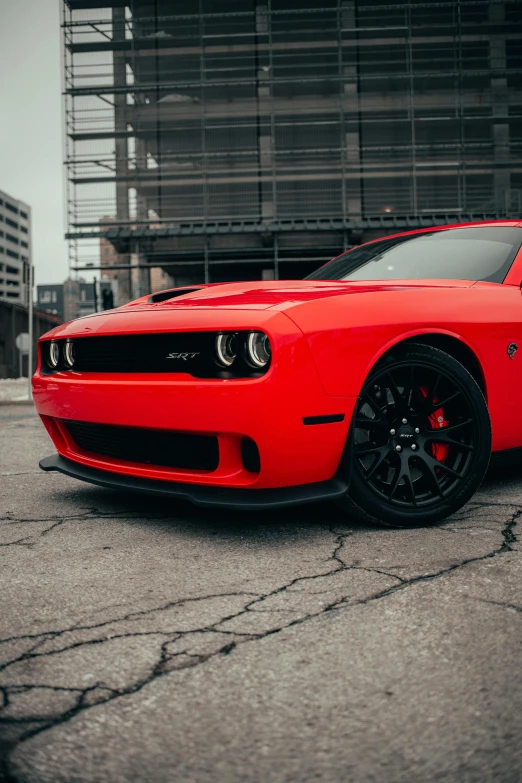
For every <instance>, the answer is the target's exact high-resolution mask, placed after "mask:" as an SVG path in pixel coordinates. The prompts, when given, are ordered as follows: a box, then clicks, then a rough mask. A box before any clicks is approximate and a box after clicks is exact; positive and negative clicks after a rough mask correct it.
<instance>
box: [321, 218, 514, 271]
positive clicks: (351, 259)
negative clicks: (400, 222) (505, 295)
mask: <svg viewBox="0 0 522 783" xmlns="http://www.w3.org/2000/svg"><path fill="white" fill-rule="evenodd" d="M521 244H522V229H521V228H511V227H506V226H503V227H502V226H484V227H475V228H456V229H446V230H442V231H440V230H439V231H430V232H428V233H425V234H410V235H408V236H401V237H391V238H390V239H381V240H379V241H377V242H371V243H369V244H367V245H361V246H360V247H355V248H353V249H352V250H348V251H347V252H346V253H343V255H342V256H339V257H338V258H334V259H333V260H332V261H330V262H329V263H327V264H325V265H324V266H322V267H320V268H319V269H317V270H316V271H315V272H313V273H312V274H311V275H309V276H308V277H307V278H306V279H307V280H423V279H424V280H430V279H432V280H433V279H438V280H476V281H478V280H486V281H489V282H492V283H502V282H503V281H504V278H505V277H506V275H507V273H508V272H509V269H510V267H511V264H512V263H513V261H514V259H515V256H516V254H517V252H518V250H519V248H520V246H521Z"/></svg>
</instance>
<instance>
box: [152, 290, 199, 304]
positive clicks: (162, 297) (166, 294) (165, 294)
mask: <svg viewBox="0 0 522 783" xmlns="http://www.w3.org/2000/svg"><path fill="white" fill-rule="evenodd" d="M200 290H201V288H171V289H170V291H160V292H159V293H157V294H152V296H149V298H148V300H147V301H148V302H149V304H155V303H156V302H166V301H167V299H175V298H176V296H184V295H185V294H193V293H194V292H195V291H200Z"/></svg>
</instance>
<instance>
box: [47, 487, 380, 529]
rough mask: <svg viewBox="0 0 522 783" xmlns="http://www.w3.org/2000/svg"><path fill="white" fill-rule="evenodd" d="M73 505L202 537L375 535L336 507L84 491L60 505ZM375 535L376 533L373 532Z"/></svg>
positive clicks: (92, 514)
mask: <svg viewBox="0 0 522 783" xmlns="http://www.w3.org/2000/svg"><path fill="white" fill-rule="evenodd" d="M58 498H59V499H60V500H61V501H62V502H63V501H65V502H66V503H67V505H69V504H73V505H74V506H76V507H77V508H78V515H79V516H81V515H82V513H85V514H86V516H87V515H88V517H89V518H92V519H95V518H96V516H97V514H99V515H100V517H109V518H110V517H114V518H120V519H129V520H134V521H138V522H143V523H144V524H147V525H150V524H153V525H154V526H156V525H159V526H161V527H162V528H163V529H165V527H166V526H168V528H170V529H172V531H173V532H174V531H176V532H181V531H184V530H186V531H190V532H191V533H192V534H193V533H194V532H195V531H199V532H200V533H201V534H202V535H222V536H224V537H236V538H244V537H246V536H248V538H249V539H251V540H252V539H256V538H259V539H260V540H261V539H264V540H266V539H269V538H274V537H277V538H278V539H281V537H284V538H293V537H302V536H303V535H305V536H309V537H313V536H319V535H323V534H324V531H325V529H327V530H330V531H331V532H337V531H339V532H341V530H342V532H343V533H344V534H345V533H349V532H350V531H351V530H353V531H355V530H363V529H371V526H368V525H366V524H364V523H363V522H359V521H358V520H357V519H355V518H351V517H350V516H348V515H347V514H346V512H344V511H343V510H341V509H340V508H338V507H337V506H336V504H335V503H331V502H325V503H311V504H307V505H302V506H291V507H288V508H279V509H268V510H266V511H265V510H257V511H251V510H248V511H240V510H236V509H220V508H217V509H215V508H200V507H198V506H193V505H192V504H191V503H188V502H186V501H183V500H179V499H175V500H173V499H169V498H159V497H154V496H149V495H145V494H141V493H139V492H136V493H130V494H129V493H128V492H120V491H118V490H110V489H103V488H100V487H95V486H89V485H82V486H80V487H78V489H74V490H70V491H68V492H61V493H60V494H59V495H57V499H58ZM373 529H375V528H373Z"/></svg>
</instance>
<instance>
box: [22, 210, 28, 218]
mask: <svg viewBox="0 0 522 783" xmlns="http://www.w3.org/2000/svg"><path fill="white" fill-rule="evenodd" d="M20 216H21V217H23V218H24V220H27V212H22V210H20Z"/></svg>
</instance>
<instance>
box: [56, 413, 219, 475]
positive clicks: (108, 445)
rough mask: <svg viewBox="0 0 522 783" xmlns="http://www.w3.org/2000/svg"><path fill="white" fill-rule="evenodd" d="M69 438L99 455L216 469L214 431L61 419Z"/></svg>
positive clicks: (216, 451)
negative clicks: (115, 424)
mask: <svg viewBox="0 0 522 783" xmlns="http://www.w3.org/2000/svg"><path fill="white" fill-rule="evenodd" d="M63 424H64V425H65V426H66V427H67V429H68V431H69V434H70V436H71V438H72V439H73V441H74V442H75V443H76V445H77V446H79V448H80V449H83V450H84V451H89V452H92V453H93V454H99V455H101V456H103V457H112V458H113V459H118V460H124V461H125V462H139V463H145V464H147V465H156V466H158V467H165V468H179V469H182V470H205V471H213V470H216V468H217V466H218V464H219V445H218V439H217V437H216V436H215V435H193V434H188V433H183V432H169V431H167V430H149V429H142V428H140V427H115V426H112V425H109V424H91V423H90V422H84V421H64V422H63Z"/></svg>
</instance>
